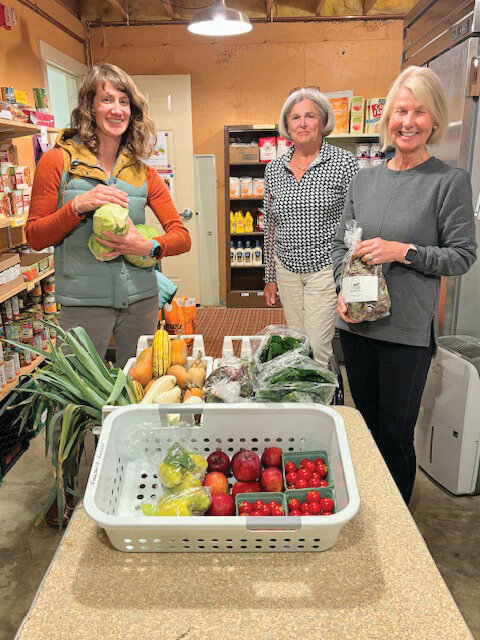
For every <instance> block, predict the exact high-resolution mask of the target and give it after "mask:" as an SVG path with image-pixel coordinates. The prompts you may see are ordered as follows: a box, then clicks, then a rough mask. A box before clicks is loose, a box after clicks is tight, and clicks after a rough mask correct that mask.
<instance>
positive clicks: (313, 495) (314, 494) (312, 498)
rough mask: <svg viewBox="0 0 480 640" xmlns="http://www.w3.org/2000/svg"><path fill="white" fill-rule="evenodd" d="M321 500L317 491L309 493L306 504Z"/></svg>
mask: <svg viewBox="0 0 480 640" xmlns="http://www.w3.org/2000/svg"><path fill="white" fill-rule="evenodd" d="M320 498H321V495H320V494H319V493H318V491H309V492H308V493H307V502H318V501H319V500H320Z"/></svg>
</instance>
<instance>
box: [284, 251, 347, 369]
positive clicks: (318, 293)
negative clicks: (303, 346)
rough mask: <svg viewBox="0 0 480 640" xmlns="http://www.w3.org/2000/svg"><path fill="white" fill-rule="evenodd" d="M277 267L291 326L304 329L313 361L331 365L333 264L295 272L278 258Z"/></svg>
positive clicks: (334, 302)
mask: <svg viewBox="0 0 480 640" xmlns="http://www.w3.org/2000/svg"><path fill="white" fill-rule="evenodd" d="M275 269H276V274H277V287H278V295H279V296H280V300H281V302H282V306H283V312H284V313H285V318H286V320H287V324H288V326H289V327H290V328H291V329H300V330H301V331H304V332H305V333H306V334H307V335H308V337H309V338H310V342H311V345H312V351H313V358H314V360H316V362H318V364H320V365H322V366H328V362H329V360H330V356H331V355H332V350H333V348H332V340H333V336H334V333H335V324H334V323H335V313H336V308H337V294H336V291H335V281H334V279H333V269H332V267H327V268H326V269H323V270H322V271H316V272H314V273H292V272H291V271H288V270H287V269H285V267H284V266H283V265H282V264H281V263H280V262H279V261H278V260H277V258H275Z"/></svg>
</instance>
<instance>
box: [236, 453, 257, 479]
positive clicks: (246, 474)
mask: <svg viewBox="0 0 480 640" xmlns="http://www.w3.org/2000/svg"><path fill="white" fill-rule="evenodd" d="M232 467H233V475H234V476H235V477H236V478H237V480H241V481H242V482H253V481H254V480H256V479H257V478H258V477H259V475H260V474H261V473H262V463H261V462H260V458H259V457H258V456H257V454H256V453H255V452H254V451H248V450H246V451H240V452H239V453H238V454H236V455H235V456H234V459H233V465H232Z"/></svg>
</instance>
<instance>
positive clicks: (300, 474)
mask: <svg viewBox="0 0 480 640" xmlns="http://www.w3.org/2000/svg"><path fill="white" fill-rule="evenodd" d="M311 475H312V472H311V471H310V469H303V468H302V469H299V470H298V471H297V478H298V479H299V480H300V479H301V478H302V479H303V480H308V479H309V478H310V477H311Z"/></svg>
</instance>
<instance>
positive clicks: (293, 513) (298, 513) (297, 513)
mask: <svg viewBox="0 0 480 640" xmlns="http://www.w3.org/2000/svg"><path fill="white" fill-rule="evenodd" d="M288 515H289V516H301V515H303V514H302V512H301V511H300V509H292V510H291V511H290V512H289V514H288Z"/></svg>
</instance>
